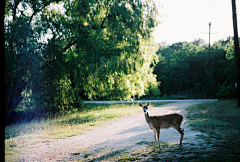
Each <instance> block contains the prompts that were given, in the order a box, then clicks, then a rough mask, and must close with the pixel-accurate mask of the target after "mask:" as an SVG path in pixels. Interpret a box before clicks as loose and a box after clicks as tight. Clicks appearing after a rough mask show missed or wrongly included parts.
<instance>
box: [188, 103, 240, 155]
mask: <svg viewBox="0 0 240 162" xmlns="http://www.w3.org/2000/svg"><path fill="white" fill-rule="evenodd" d="M187 111H188V116H187V117H188V118H189V119H188V121H186V122H187V123H188V124H190V125H191V126H193V128H195V129H197V130H200V131H202V132H205V133H207V134H208V139H207V140H209V139H210V138H215V139H217V141H218V143H216V145H218V146H219V147H222V148H224V149H229V150H231V152H232V153H233V154H234V155H237V156H238V157H239V156H240V147H239V146H240V108H238V107H237V101H236V100H222V101H217V102H211V103H209V102H208V103H202V104H198V105H193V106H190V107H188V108H187Z"/></svg>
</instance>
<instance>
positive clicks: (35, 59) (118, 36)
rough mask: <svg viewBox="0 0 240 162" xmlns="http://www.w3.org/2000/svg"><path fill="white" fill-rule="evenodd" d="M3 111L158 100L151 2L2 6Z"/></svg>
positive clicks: (19, 1) (55, 0)
mask: <svg viewBox="0 0 240 162" xmlns="http://www.w3.org/2000/svg"><path fill="white" fill-rule="evenodd" d="M5 10H6V12H5V22H4V26H5V36H6V37H5V110H6V113H7V114H11V112H12V111H13V110H16V108H17V106H18V108H21V109H34V110H37V109H39V110H41V111H42V110H46V111H53V110H54V111H55V110H56V111H58V110H60V109H66V108H72V106H79V104H81V101H82V99H90V100H96V99H109V100H110V99H121V100H122V99H132V98H135V97H141V96H143V95H147V94H152V95H158V94H160V91H159V89H158V85H159V82H157V80H156V75H154V74H153V67H154V65H155V64H156V63H157V61H158V58H157V55H156V53H155V52H156V47H155V43H154V40H153V38H152V35H151V33H152V31H153V29H154V27H155V26H156V25H157V24H158V21H157V16H158V12H157V9H156V6H155V3H154V2H153V1H151V0H147V1H140V0H139V1H138V0H131V1H128V0H124V1H118V0H103V1H95V0H80V1H79V0H72V1H68V0H62V1H60V0H48V1H35V0H30V1H24V0H13V1H6V6H5Z"/></svg>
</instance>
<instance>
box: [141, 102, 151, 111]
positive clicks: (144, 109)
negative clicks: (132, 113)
mask: <svg viewBox="0 0 240 162" xmlns="http://www.w3.org/2000/svg"><path fill="white" fill-rule="evenodd" d="M149 104H150V103H148V104H147V105H145V106H143V104H142V103H139V106H140V107H142V108H143V111H144V112H147V110H148V106H149Z"/></svg>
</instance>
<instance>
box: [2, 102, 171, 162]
mask: <svg viewBox="0 0 240 162" xmlns="http://www.w3.org/2000/svg"><path fill="white" fill-rule="evenodd" d="M163 104H166V103H163V102H160V103H152V104H151V105H152V107H153V106H156V105H163ZM140 111H142V108H140V107H139V105H138V103H131V104H85V105H84V107H83V108H82V109H81V111H79V110H78V109H73V110H72V111H65V112H61V113H59V115H57V116H56V117H54V118H45V119H41V120H34V121H31V122H28V123H19V124H15V125H8V126H6V127H5V160H10V159H15V158H17V157H19V156H20V155H23V154H25V153H27V152H29V151H30V150H32V149H34V148H32V145H33V144H36V143H40V142H49V141H53V140H56V139H61V138H66V137H71V136H76V135H78V134H81V133H84V132H86V131H89V130H92V129H94V128H95V127H96V126H100V125H103V124H104V123H105V122H106V121H109V120H113V119H116V118H119V117H123V116H127V115H131V114H134V113H137V112H140Z"/></svg>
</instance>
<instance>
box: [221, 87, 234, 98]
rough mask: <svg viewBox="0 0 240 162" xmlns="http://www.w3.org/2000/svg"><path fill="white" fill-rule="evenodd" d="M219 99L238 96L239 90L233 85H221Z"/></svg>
mask: <svg viewBox="0 0 240 162" xmlns="http://www.w3.org/2000/svg"><path fill="white" fill-rule="evenodd" d="M217 98H218V99H227V98H237V90H236V88H235V87H233V86H230V85H228V86H221V88H220V90H219V91H218V92H217Z"/></svg>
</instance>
